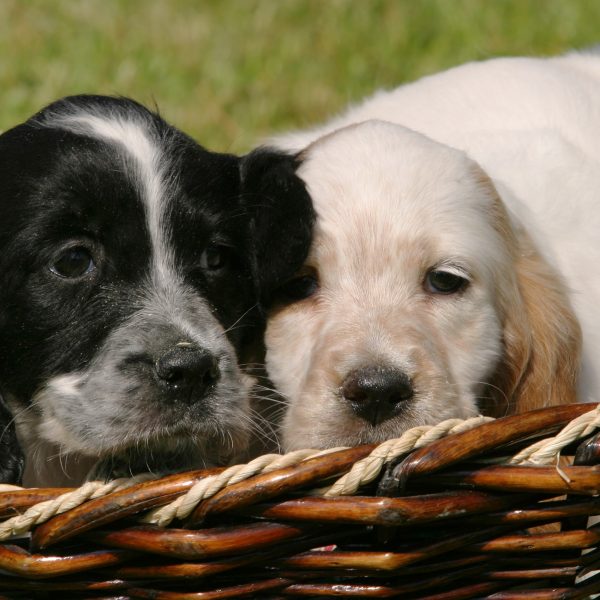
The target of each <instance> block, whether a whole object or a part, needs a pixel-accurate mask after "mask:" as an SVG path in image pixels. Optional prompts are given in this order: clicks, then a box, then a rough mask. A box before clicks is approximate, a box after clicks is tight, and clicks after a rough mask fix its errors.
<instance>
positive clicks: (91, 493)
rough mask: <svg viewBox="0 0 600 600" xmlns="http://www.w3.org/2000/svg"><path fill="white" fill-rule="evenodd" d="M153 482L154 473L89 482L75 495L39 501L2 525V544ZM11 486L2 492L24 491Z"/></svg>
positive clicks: (0, 533)
mask: <svg viewBox="0 0 600 600" xmlns="http://www.w3.org/2000/svg"><path fill="white" fill-rule="evenodd" d="M151 479H156V476H155V475H152V474H151V473H142V474H140V475H136V476H135V477H123V478H120V479H113V481H109V482H108V483H107V482H105V481H88V482H87V483H84V484H83V485H82V486H81V487H80V488H78V489H76V490H74V491H72V492H66V493H65V494H61V495H60V496H58V497H57V498H54V499H52V500H46V501H45V502H39V503H38V504H35V505H33V506H31V507H30V508H28V509H27V510H26V511H25V512H24V513H23V514H22V515H17V516H16V517H11V518H10V519H7V520H6V521H4V522H3V523H0V541H3V540H6V539H8V538H10V537H12V536H15V535H22V534H24V533H27V532H28V531H30V530H31V529H32V528H33V527H35V526H36V525H40V524H41V523H45V522H46V521H48V520H49V519H51V518H52V517H54V516H56V515H60V514H61V513H64V512H67V511H68V510H71V509H72V508H76V507H77V506H80V505H81V504H83V503H84V502H87V501H88V500H93V499H94V498H100V497H101V496H106V495H108V494H110V493H112V492H117V491H119V490H123V489H125V488H128V487H131V486H132V485H135V484H136V483H142V482H144V481H150V480H151ZM7 487H10V488H12V489H11V490H4V489H2V490H0V491H17V490H22V489H24V488H19V487H17V486H12V485H11V486H7Z"/></svg>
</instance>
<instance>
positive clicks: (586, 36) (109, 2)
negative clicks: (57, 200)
mask: <svg viewBox="0 0 600 600" xmlns="http://www.w3.org/2000/svg"><path fill="white" fill-rule="evenodd" d="M597 42H600V2H597V1H595V0H203V1H200V0H171V1H167V0H88V1H85V0H84V1H76V0H53V1H52V2H50V1H46V0H28V1H27V2H24V1H22V0H0V57H1V58H0V90H1V98H2V100H1V105H0V106H1V110H0V129H6V128H8V127H10V126H12V125H14V124H16V123H18V122H20V121H22V120H24V119H26V118H27V117H28V116H30V115H31V114H33V113H34V112H35V111H37V110H38V109H39V108H41V107H42V106H43V105H44V104H46V103H48V102H50V101H52V100H54V99H56V98H58V97H60V96H63V95H66V94H74V93H84V92H85V93H102V94H123V95H127V96H131V97H133V98H136V99H137V100H139V101H141V102H143V103H146V104H149V105H155V104H156V105H157V106H158V107H159V108H160V111H161V112H162V114H163V115H164V116H165V117H166V118H167V119H168V120H169V121H171V122H173V123H174V124H176V125H177V126H179V127H180V128H182V129H184V130H185V131H187V132H188V133H190V134H191V135H192V136H194V137H196V138H197V139H198V140H199V141H200V142H201V143H202V144H204V145H206V146H208V147H210V148H213V149H217V150H226V151H235V152H240V151H245V150H248V149H249V148H250V147H251V146H252V145H254V144H255V143H256V142H257V141H259V140H260V139H261V138H263V137H265V136H267V135H269V134H272V133H274V132H276V131H280V130H284V129H289V128H298V127H303V126H307V125H310V124H314V123H316V122H318V121H321V120H323V119H325V118H326V117H328V116H329V115H332V114H333V113H335V112H337V111H339V110H341V109H342V108H343V107H344V106H345V105H346V104H347V103H348V102H350V101H352V100H357V99H360V98H361V97H363V96H365V95H366V94H368V93H370V92H372V91H373V90H375V89H376V88H379V87H392V86H395V85H397V84H399V83H401V82H403V81H408V80H411V79H414V78H416V77H419V76H421V75H424V74H427V73H431V72H434V71H437V70H440V69H442V68H445V67H449V66H451V65H455V64H458V63H461V62H465V61H468V60H475V59H484V58H489V57H492V56H498V55H510V54H512V55H515V54H524V55H532V54H535V55H547V54H554V53H560V52H563V51H565V50H567V49H570V48H578V47H584V46H586V45H590V44H594V43H597Z"/></svg>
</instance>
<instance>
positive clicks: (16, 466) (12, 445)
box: [0, 394, 24, 485]
mask: <svg viewBox="0 0 600 600" xmlns="http://www.w3.org/2000/svg"><path fill="white" fill-rule="evenodd" d="M23 466H24V459H23V453H22V452H21V447H20V446H19V442H18V441H17V433H16V431H15V425H14V422H13V417H12V415H11V413H10V411H9V410H8V407H7V406H6V404H5V402H4V398H2V395H1V394H0V483H13V484H17V485H18V484H20V483H21V477H22V476H23Z"/></svg>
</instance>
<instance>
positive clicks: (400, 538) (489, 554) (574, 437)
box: [0, 404, 600, 599]
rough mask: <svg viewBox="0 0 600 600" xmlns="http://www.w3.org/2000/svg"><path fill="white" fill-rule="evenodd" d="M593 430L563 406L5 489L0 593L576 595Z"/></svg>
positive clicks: (585, 407)
mask: <svg viewBox="0 0 600 600" xmlns="http://www.w3.org/2000/svg"><path fill="white" fill-rule="evenodd" d="M484 421H485V422H484ZM599 427H600V407H595V406H594V405H590V404H578V405H571V406H562V407H553V408H548V409H542V410H538V411H533V412H530V413H527V414H524V415H518V416H512V417H506V418H503V419H497V420H485V419H483V418H480V419H476V420H471V421H467V422H462V421H457V420H455V421H451V422H445V423H444V424H441V425H440V426H436V427H433V428H426V427H422V428H418V429H416V430H411V431H410V432H407V434H405V435H404V436H403V437H402V438H400V439H399V440H395V441H393V442H387V443H386V444H383V445H381V446H380V447H377V448H376V447H375V446H361V447H357V448H350V449H343V450H335V451H329V452H326V453H320V454H317V455H316V456H315V451H306V452H298V453H293V454H291V455H286V456H283V457H278V456H267V457H260V458H259V459H257V460H256V461H252V462H251V463H249V464H248V465H241V466H237V467H233V468H229V469H212V470H210V471H195V472H190V473H183V474H177V475H172V476H169V477H165V478H162V479H157V480H148V481H144V482H139V480H127V481H117V482H111V483H110V484H108V485H104V484H101V483H99V482H94V483H90V484H86V485H85V486H83V487H82V488H80V489H78V490H65V489H35V490H21V489H14V490H9V491H4V492H2V493H1V494H0V517H1V518H2V519H3V521H4V522H3V523H2V524H0V535H1V537H2V538H3V539H4V541H3V542H2V543H1V544H0V569H2V572H1V573H0V597H2V598H3V597H6V598H156V599H183V598H196V599H199V598H203V599H204V598H242V597H254V598H291V597H309V598H327V597H347V598H390V597H402V598H421V599H424V598H427V599H433V598H435V599H442V598H482V597H485V598H498V599H500V598H501V599H509V598H510V599H512V598H515V599H517V598H531V599H546V598H548V599H550V598H585V597H588V596H590V595H591V594H593V593H595V592H599V593H600V575H599V574H597V573H595V570H596V569H598V568H600V526H593V525H591V526H588V522H589V517H590V516H593V515H597V514H600V498H598V494H599V493H600V467H599V466H595V465H597V464H598V463H599V462H600V435H599V434H598V433H597V432H598V428H599ZM436 438H437V439H436ZM432 440H434V441H432ZM559 456H560V462H559V461H558V457H559ZM342 476H344V477H343V478H342V480H340V477H342ZM336 481H337V483H336V484H335V485H333V486H332V484H333V483H334V482H336ZM40 503H41V504H40ZM160 507H162V508H160ZM16 515H18V516H16ZM153 523H155V524H153ZM156 523H158V524H156ZM29 530H31V533H28V532H29Z"/></svg>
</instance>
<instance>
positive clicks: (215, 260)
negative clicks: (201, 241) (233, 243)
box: [200, 244, 231, 271]
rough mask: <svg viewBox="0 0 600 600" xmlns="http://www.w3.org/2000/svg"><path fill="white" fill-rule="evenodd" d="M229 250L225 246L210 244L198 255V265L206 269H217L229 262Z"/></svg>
mask: <svg viewBox="0 0 600 600" xmlns="http://www.w3.org/2000/svg"><path fill="white" fill-rule="evenodd" d="M230 254H231V250H230V249H229V248H228V247H227V246H219V245H217V244H211V245H210V246H207V247H206V249H205V250H204V252H203V253H202V256H201V257H200V267H202V268H203V269H206V270H208V271H218V270H219V269H222V268H223V267H225V266H226V265H227V264H228V263H229V259H230Z"/></svg>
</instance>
